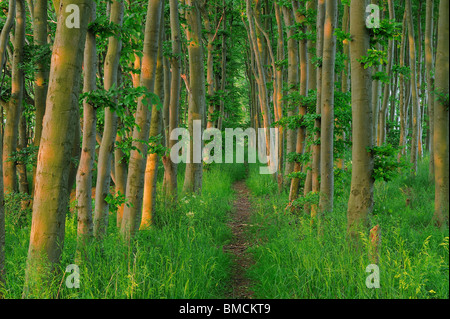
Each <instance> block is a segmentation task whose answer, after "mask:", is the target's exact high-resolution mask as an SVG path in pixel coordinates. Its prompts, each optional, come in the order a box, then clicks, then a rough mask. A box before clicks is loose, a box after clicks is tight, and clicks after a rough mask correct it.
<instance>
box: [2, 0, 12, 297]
mask: <svg viewBox="0 0 450 319" xmlns="http://www.w3.org/2000/svg"><path fill="white" fill-rule="evenodd" d="M15 14H16V1H15V0H10V1H9V5H8V16H7V18H6V21H5V24H4V26H3V28H2V31H1V33H0V70H3V62H4V61H6V47H7V45H8V41H9V32H10V31H11V28H12V26H13V24H14V16H15ZM1 114H2V124H3V105H2V112H1ZM2 135H3V129H2V128H0V158H1V159H2V160H1V161H0V291H1V289H2V288H3V287H4V284H5V237H6V234H5V206H4V203H5V202H4V195H3V194H4V188H3V143H1V141H3V136H2ZM0 298H2V293H1V292H0Z"/></svg>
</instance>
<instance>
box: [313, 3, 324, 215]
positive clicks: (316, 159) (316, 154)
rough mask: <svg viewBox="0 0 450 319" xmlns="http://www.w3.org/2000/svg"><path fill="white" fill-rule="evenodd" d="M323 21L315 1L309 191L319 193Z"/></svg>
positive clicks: (320, 8)
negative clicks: (314, 114) (315, 28)
mask: <svg viewBox="0 0 450 319" xmlns="http://www.w3.org/2000/svg"><path fill="white" fill-rule="evenodd" d="M324 21H325V0H318V2H317V40H316V58H317V61H318V62H317V68H316V82H317V85H316V90H317V101H316V119H315V120H314V131H315V132H314V133H315V134H314V143H313V146H312V160H311V191H312V192H313V193H319V191H320V181H319V177H320V143H321V141H320V128H321V124H320V122H321V118H320V114H321V106H322V103H321V101H322V54H323V25H324ZM317 211H318V209H317V205H311V217H315V216H316V215H317Z"/></svg>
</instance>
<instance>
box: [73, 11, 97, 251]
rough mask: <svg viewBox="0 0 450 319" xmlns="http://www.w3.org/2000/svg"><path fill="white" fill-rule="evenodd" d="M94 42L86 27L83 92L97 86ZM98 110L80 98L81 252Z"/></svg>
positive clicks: (88, 224)
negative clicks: (81, 131) (81, 107)
mask: <svg viewBox="0 0 450 319" xmlns="http://www.w3.org/2000/svg"><path fill="white" fill-rule="evenodd" d="M95 18H96V8H95V3H94V4H93V6H92V9H91V13H90V20H89V21H90V22H92V21H94V20H95ZM97 63H98V62H97V44H96V41H95V34H94V33H92V32H90V31H88V32H87V35H86V44H85V49H84V62H83V78H84V82H83V92H92V91H94V90H96V89H97V86H96V75H97V74H96V70H97ZM96 113H97V111H96V109H95V108H94V106H93V105H91V104H89V103H87V102H86V101H84V102H83V144H82V152H81V157H80V165H79V166H78V172H77V182H76V199H77V213H78V216H77V220H78V226H77V236H78V238H77V240H78V242H77V250H78V251H80V252H81V250H82V249H83V247H84V246H85V244H86V243H87V242H88V241H89V240H90V239H91V237H92V235H93V221H92V178H93V176H92V172H93V169H94V160H95V146H96V139H95V137H96V124H97V114H96Z"/></svg>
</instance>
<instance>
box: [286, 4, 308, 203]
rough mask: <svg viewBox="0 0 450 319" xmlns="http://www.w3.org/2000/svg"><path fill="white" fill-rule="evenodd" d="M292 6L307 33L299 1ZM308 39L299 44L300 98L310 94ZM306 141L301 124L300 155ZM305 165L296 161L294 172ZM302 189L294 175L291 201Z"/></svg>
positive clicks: (302, 108)
mask: <svg viewBox="0 0 450 319" xmlns="http://www.w3.org/2000/svg"><path fill="white" fill-rule="evenodd" d="M292 8H293V10H294V17H295V21H296V22H297V24H300V25H301V27H300V32H302V33H305V31H306V28H305V26H303V25H302V24H303V23H304V22H305V20H306V17H305V16H304V15H302V14H300V12H299V11H298V10H299V9H300V8H299V3H298V1H295V0H294V1H292ZM306 44H307V43H306V39H302V40H300V45H299V57H300V91H299V93H300V98H302V97H306V96H307V95H308V64H307V47H306ZM306 111H307V110H306V105H304V103H300V105H299V113H298V115H299V116H300V117H301V118H303V117H304V116H305V115H306ZM305 143H306V127H305V125H303V124H301V125H300V127H299V128H298V129H297V137H296V147H295V152H296V153H297V154H298V155H302V154H304V152H305ZM302 167H303V165H302V164H301V163H299V162H295V163H294V172H301V170H302ZM299 189H300V178H296V177H294V178H293V179H292V180H291V188H290V192H289V201H293V200H295V199H297V198H298V192H299Z"/></svg>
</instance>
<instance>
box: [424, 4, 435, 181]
mask: <svg viewBox="0 0 450 319" xmlns="http://www.w3.org/2000/svg"><path fill="white" fill-rule="evenodd" d="M433 11H434V3H433V0H427V4H426V18H425V21H426V23H425V73H426V82H427V102H428V118H429V121H428V127H429V134H428V136H429V137H430V138H429V139H428V141H429V142H428V145H427V146H428V150H429V152H430V167H429V171H430V173H429V176H430V181H432V180H434V143H433V141H434V138H433V135H434V94H433V90H434V77H433V76H432V74H431V72H432V70H433V65H434V59H433V43H432V42H433Z"/></svg>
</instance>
